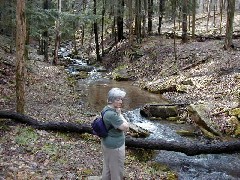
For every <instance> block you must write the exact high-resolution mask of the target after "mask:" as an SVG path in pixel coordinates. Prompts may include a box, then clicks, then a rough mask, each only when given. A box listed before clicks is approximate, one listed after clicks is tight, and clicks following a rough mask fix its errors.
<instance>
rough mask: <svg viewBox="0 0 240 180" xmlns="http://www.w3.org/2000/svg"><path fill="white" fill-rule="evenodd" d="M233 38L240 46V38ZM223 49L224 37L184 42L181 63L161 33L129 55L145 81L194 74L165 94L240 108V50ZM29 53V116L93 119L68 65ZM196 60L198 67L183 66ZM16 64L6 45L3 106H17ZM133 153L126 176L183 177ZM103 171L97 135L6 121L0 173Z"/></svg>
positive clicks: (80, 175) (138, 79) (0, 72)
mask: <svg viewBox="0 0 240 180" xmlns="http://www.w3.org/2000/svg"><path fill="white" fill-rule="evenodd" d="M1 38H2V37H1ZM0 42H4V40H2V39H1V41H0ZM234 43H236V44H240V40H238V39H237V40H234ZM3 45H4V44H3ZM1 47H3V46H1ZM222 47H223V41H222V40H220V41H219V40H218V41H217V40H215V41H205V42H195V41H192V42H189V43H187V44H181V43H180V42H178V43H177V55H178V60H179V61H176V62H175V60H174V51H173V49H174V48H173V40H172V39H165V38H161V37H157V36H156V37H149V38H148V39H146V40H144V41H143V43H142V44H141V46H138V49H139V50H140V51H141V52H142V54H144V55H143V56H142V57H141V58H139V59H129V58H128V57H122V58H123V59H122V60H124V64H127V65H128V70H129V72H131V75H132V77H133V79H134V82H135V84H137V85H139V86H142V84H146V83H150V82H156V81H157V80H159V79H163V78H167V77H169V76H173V75H175V74H176V72H177V73H179V72H180V73H181V74H184V75H185V76H187V77H193V78H194V83H195V86H194V87H192V88H191V89H189V91H188V93H185V94H181V93H174V92H171V93H165V94H163V96H164V97H165V98H167V99H169V100H170V101H172V102H190V103H198V102H211V103H213V104H214V105H215V107H216V108H217V111H219V110H220V109H225V108H229V107H232V106H236V104H237V103H238V101H239V99H238V98H239V94H238V93H239V85H240V69H239V68H240V61H239V58H240V51H239V49H238V48H237V49H235V50H229V51H225V50H223V48H222ZM125 50H126V49H124V48H123V49H122V51H118V53H121V52H122V53H124V51H125ZM113 55H114V54H112V55H111V54H110V55H109V56H107V57H106V58H105V59H104V64H105V65H107V67H108V68H114V67H116V66H117V65H120V64H116V63H113V61H112V59H113V57H114V56H113ZM115 55H116V54H115ZM29 57H30V60H29V61H28V62H27V79H26V83H27V86H26V108H25V109H26V114H27V115H29V116H31V117H33V118H35V119H38V120H41V121H51V120H52V121H67V122H79V123H81V122H84V123H89V122H91V121H92V116H91V114H89V113H88V112H86V111H85V109H84V108H83V107H82V106H81V105H79V99H81V96H80V95H79V94H76V93H75V90H74V82H72V81H71V80H69V78H68V76H67V74H66V73H64V72H65V71H64V68H63V67H60V66H52V65H50V64H48V63H45V62H43V58H42V56H38V55H37V53H36V50H32V52H31V53H30V56H29ZM116 57H121V56H119V54H118V55H117V56H115V58H116ZM204 59H206V60H204ZM115 60H116V59H115ZM202 60H204V61H202ZM115 62H116V61H115ZM198 62H201V63H198ZM195 63H196V64H195ZM192 64H195V65H194V66H191V68H187V69H186V70H184V68H185V67H187V66H189V65H192ZM14 70H15V56H14V55H13V54H10V53H6V52H5V51H4V48H0V91H1V94H0V109H1V110H11V111H15V77H14ZM221 123H222V122H221ZM126 153H127V154H126V163H125V174H126V179H176V176H175V175H174V172H171V170H169V169H168V167H166V166H164V165H162V166H158V165H156V164H155V163H154V162H152V161H151V159H150V158H149V157H148V158H146V159H145V158H144V157H143V156H144V154H142V153H141V152H140V153H139V154H140V155H139V156H140V158H139V157H138V156H137V155H136V154H137V152H136V151H133V150H130V149H127V152H126ZM150 154H151V153H150V152H149V154H147V156H150ZM101 169H102V153H101V147H100V141H99V139H98V138H96V137H94V136H92V135H88V134H82V135H79V134H75V133H59V132H58V133H56V132H50V131H44V130H35V129H32V128H31V127H29V126H25V125H19V124H15V123H12V122H11V121H10V120H4V119H1V120H0V179H87V177H88V176H99V175H100V174H101Z"/></svg>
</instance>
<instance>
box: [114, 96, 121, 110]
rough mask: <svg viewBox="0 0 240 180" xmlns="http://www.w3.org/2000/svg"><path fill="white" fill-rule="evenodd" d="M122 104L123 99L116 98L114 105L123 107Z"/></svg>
mask: <svg viewBox="0 0 240 180" xmlns="http://www.w3.org/2000/svg"><path fill="white" fill-rule="evenodd" d="M122 104H123V99H122V98H121V97H119V98H117V99H115V100H114V101H113V103H112V105H113V107H114V108H116V109H117V108H121V107H122Z"/></svg>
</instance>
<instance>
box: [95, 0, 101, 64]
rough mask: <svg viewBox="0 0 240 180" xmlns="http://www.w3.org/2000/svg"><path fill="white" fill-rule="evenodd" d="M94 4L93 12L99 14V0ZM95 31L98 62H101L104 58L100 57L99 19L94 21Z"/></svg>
mask: <svg viewBox="0 0 240 180" xmlns="http://www.w3.org/2000/svg"><path fill="white" fill-rule="evenodd" d="M93 2H94V5H93V14H94V15H97V1H96V0H94V1H93ZM93 31H94V37H95V46H96V56H97V57H96V58H97V61H98V62H101V61H102V59H101V57H100V47H99V42H98V25H97V20H95V21H94V23H93Z"/></svg>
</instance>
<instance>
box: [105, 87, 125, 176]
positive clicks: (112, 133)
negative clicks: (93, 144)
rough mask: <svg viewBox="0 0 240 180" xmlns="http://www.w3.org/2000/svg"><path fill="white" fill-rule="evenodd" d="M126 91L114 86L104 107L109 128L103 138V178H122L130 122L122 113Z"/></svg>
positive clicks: (106, 123)
mask: <svg viewBox="0 0 240 180" xmlns="http://www.w3.org/2000/svg"><path fill="white" fill-rule="evenodd" d="M125 95H126V92H125V91H124V90H121V89H119V88H112V89H111V90H110V91H109V92H108V99H107V102H108V105H107V106H105V107H104V108H103V112H105V113H104V115H103V121H104V123H105V125H106V127H107V129H109V131H108V136H107V137H106V138H102V143H101V144H102V151H103V172H102V179H103V180H122V179H123V172H124V161H125V134H124V132H126V131H128V130H129V124H128V122H127V121H126V119H125V118H124V117H123V116H122V114H121V108H122V103H123V98H124V97H125Z"/></svg>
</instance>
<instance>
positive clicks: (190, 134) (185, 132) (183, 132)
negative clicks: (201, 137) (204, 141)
mask: <svg viewBox="0 0 240 180" xmlns="http://www.w3.org/2000/svg"><path fill="white" fill-rule="evenodd" d="M176 133H177V134H179V135H181V136H195V133H194V132H193V131H187V130H178V131H176Z"/></svg>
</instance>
